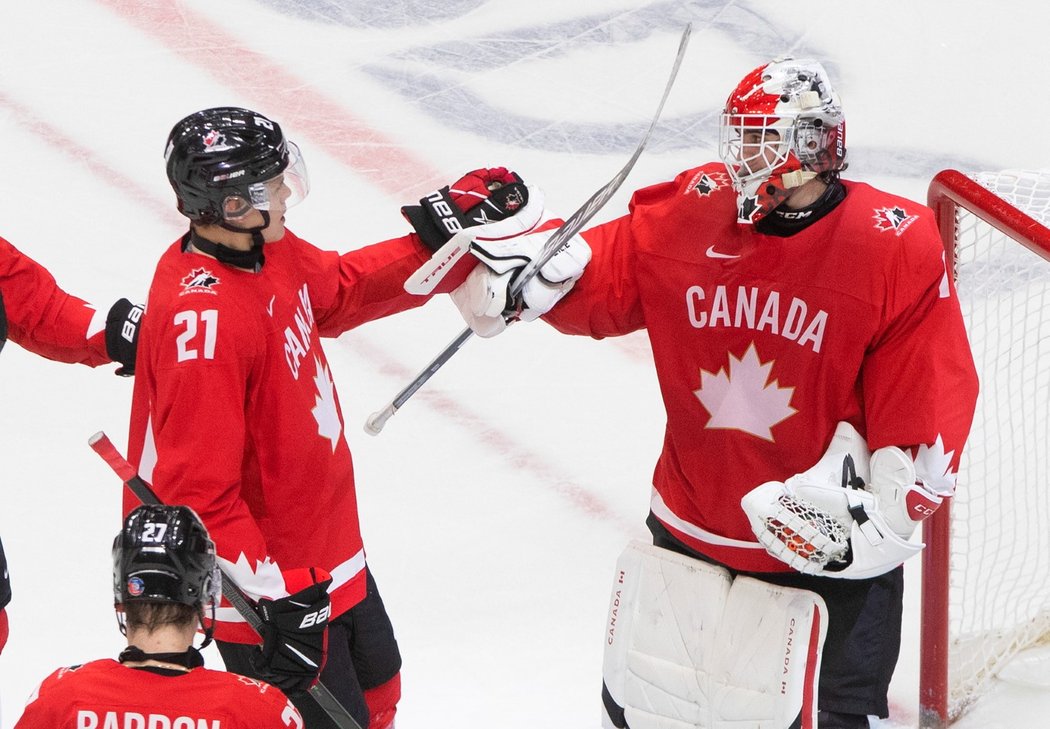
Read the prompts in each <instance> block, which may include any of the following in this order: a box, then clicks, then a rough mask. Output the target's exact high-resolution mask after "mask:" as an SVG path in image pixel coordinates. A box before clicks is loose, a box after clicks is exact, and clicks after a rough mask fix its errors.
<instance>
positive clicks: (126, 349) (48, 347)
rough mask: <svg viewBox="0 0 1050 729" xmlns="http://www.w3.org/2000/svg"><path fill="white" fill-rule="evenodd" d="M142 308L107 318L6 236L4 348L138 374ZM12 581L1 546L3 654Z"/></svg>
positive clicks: (125, 308) (122, 303) (121, 306)
mask: <svg viewBox="0 0 1050 729" xmlns="http://www.w3.org/2000/svg"><path fill="white" fill-rule="evenodd" d="M141 315H142V307H141V306H133V305H132V304H131V302H130V301H128V300H127V299H120V300H119V301H117V302H116V303H114V304H113V306H111V307H110V309H109V312H108V314H103V313H102V312H101V311H98V310H97V309H95V307H93V306H92V305H91V304H88V303H87V302H86V301H83V300H82V299H79V298H77V297H76V296H73V295H71V294H67V293H66V292H65V291H63V290H62V289H61V288H59V286H58V284H57V283H56V282H55V279H54V277H53V276H52V275H51V274H50V273H49V272H48V270H47V269H46V268H44V267H43V266H41V265H40V264H39V263H37V262H36V261H34V260H33V259H32V258H30V257H29V256H27V255H25V254H24V253H22V252H21V251H19V250H18V249H17V248H15V247H14V246H13V245H11V244H10V243H9V242H8V241H6V240H4V239H3V238H0V349H3V347H4V344H5V343H6V342H7V340H8V339H10V340H11V341H12V342H15V343H16V344H18V345H20V346H22V347H23V348H25V349H27V350H28V351H30V352H33V353H35V354H39V355H40V356H42V357H46V358H48V359H53V360H56V361H58V362H70V363H80V364H86V365H88V366H90V367H96V366H98V365H101V364H105V363H107V362H119V363H120V365H121V367H120V368H118V369H117V374H120V375H132V374H134V372H135V345H136V341H137V334H138V323H139V318H140V317H141ZM10 601H11V583H10V580H9V577H8V573H7V561H6V559H5V557H4V548H3V545H2V544H0V651H2V650H3V648H4V645H5V643H6V642H7V635H8V617H7V611H6V607H7V604H8V603H9V602H10Z"/></svg>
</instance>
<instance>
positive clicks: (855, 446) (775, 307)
mask: <svg viewBox="0 0 1050 729" xmlns="http://www.w3.org/2000/svg"><path fill="white" fill-rule="evenodd" d="M719 146H720V153H721V158H722V163H709V164H705V165H702V166H699V167H694V168H692V169H688V170H685V171H684V172H681V173H680V174H679V175H678V176H677V177H676V178H675V179H674V180H672V181H668V182H664V183H660V184H657V185H653V186H651V187H647V188H644V189H641V190H638V191H636V192H635V193H634V195H633V197H632V200H631V203H630V208H629V211H628V213H627V214H626V215H624V216H623V217H620V218H618V219H615V220H612V221H610V222H607V223H604V224H602V225H598V226H596V227H593V228H591V229H589V230H586V231H584V232H583V233H582V234H581V236H580V237H577V238H575V239H574V241H573V243H572V245H571V246H569V247H567V248H566V251H567V252H568V253H569V255H568V256H564V257H563V258H569V257H571V254H572V251H573V250H576V251H577V254H576V256H575V259H574V260H576V262H577V263H578V264H579V266H583V265H586V268H585V269H584V270H583V274H582V277H579V271H573V272H572V275H571V276H568V275H563V274H558V273H557V272H552V273H550V274H548V272H546V271H543V272H541V274H543V275H542V276H541V277H537V279H540V280H539V281H537V279H534V280H533V282H535V283H536V284H537V287H539V286H542V285H548V284H549V286H550V287H551V290H552V292H553V293H552V295H551V296H550V297H548V298H547V299H544V298H543V297H542V296H539V295H537V294H536V293H535V292H533V295H532V297H531V298H530V296H529V295H528V294H526V296H525V297H524V300H523V301H507V298H508V297H507V290H508V286H507V280H508V272H507V267H508V265H509V264H507V262H508V261H514V260H517V261H519V262H518V263H517V264H516V265H519V266H520V265H523V263H522V261H528V260H529V258H530V257H532V256H534V255H535V253H536V251H538V250H539V249H540V247H541V245H542V241H543V240H544V239H545V238H544V234H536V233H532V234H528V235H524V236H520V237H518V238H515V239H512V240H510V241H505V242H504V243H503V244H502V246H503V247H502V248H501V250H500V251H499V256H498V257H497V256H492V255H490V256H489V258H492V259H493V260H494V262H495V263H497V264H500V263H502V264H505V265H502V266H500V265H493V263H491V262H489V261H486V259H485V257H484V256H479V257H481V259H482V261H483V262H485V264H486V265H485V266H478V267H477V268H475V269H474V270H473V272H472V273H471V274H470V276H469V278H468V279H467V283H466V284H464V287H462V288H461V289H460V290H458V291H457V297H458V298H457V303H459V305H460V310H461V312H463V314H464V316H465V318H466V319H467V321H468V323H469V324H470V325H471V327H472V328H473V329H474V331H475V332H477V333H479V334H481V335H483V336H491V335H492V334H497V333H499V331H501V330H502V329H503V328H504V322H505V321H506V320H508V319H514V318H518V319H528V318H533V317H534V316H536V315H539V314H543V316H544V319H545V320H546V321H547V322H548V323H550V324H552V325H553V326H554V327H555V328H557V329H558V330H560V331H562V332H565V333H569V334H579V335H587V336H591V337H595V338H603V337H609V336H618V335H624V334H628V333H630V332H634V331H637V330H640V329H645V330H647V333H648V336H649V339H650V341H651V343H652V351H653V358H654V362H655V366H656V372H657V377H658V378H659V382H660V389H661V393H662V396H663V400H664V405H665V408H666V410H667V426H666V435H665V439H664V446H663V452H662V453H661V454H660V457H659V460H658V462H657V465H656V470H655V473H654V477H653V478H654V480H653V492H652V499H651V503H650V514H649V518H648V520H647V524H648V526H649V528H650V530H651V531H652V534H653V542H654V545H655V546H656V547H658V548H660V551H652V548H650V547H646V548H645V549H641V548H638V547H634V548H631V549H629V550H628V552H627V553H626V554H625V555H624V558H623V560H624V561H623V562H622V563H621V569H620V570H619V571H618V577H619V578H622V579H623V580H624V583H623V584H622V585H619V584H618V589H620V594H619V596H618V597H617V593H616V591H615V590H614V601H613V610H612V611H611V612H610V633H609V634H608V635H607V654H606V665H605V691H604V699H605V701H604V703H605V708H606V724H607V725H611V726H616V727H621V728H622V727H627V726H629V727H631V729H643V728H647V727H653V728H657V727H659V728H666V729H672V728H674V729H678V728H684V727H708V728H710V727H725V726H730V725H731V726H741V727H743V726H747V727H778V728H779V727H788V726H813V722H814V717H817V716H819V719H818V720H817V721H818V722H819V726H820V728H821V729H859V728H860V727H867V726H868V723H869V722H868V716H869V715H878V716H882V717H885V716H887V714H888V705H887V691H888V687H889V682H890V676H891V674H892V672H893V670H894V666H895V664H896V661H897V656H898V653H899V649H900V628H901V617H902V611H903V607H902V593H903V574H902V568H901V564H902V562H904V560H905V559H907V557H908V556H910V555H912V554H914V553H915V552H917V551H918V550H919V549H921V547H920V546H919V545H917V544H914V543H912V542H911V541H910V538H911V536H912V532H913V530H914V528H915V526H916V524H917V523H918V522H919V521H921V520H922V519H923V518H924V517H926V516H928V515H929V514H930V513H932V511H933V510H934V509H936V508H937V506H938V504H939V503H940V502H941V500H942V499H943V498H944V497H946V496H948V495H950V494H951V493H952V490H953V488H954V485H955V477H956V472H957V470H958V466H959V458H960V453H961V449H962V446H963V443H964V442H965V440H966V436H967V434H968V432H969V428H970V423H971V420H972V418H973V411H974V405H975V401H976V395H977V378H976V373H975V370H974V365H973V359H972V356H971V354H970V350H969V345H968V343H967V339H966V332H965V329H964V326H963V319H962V315H961V312H960V308H959V302H958V299H957V296H956V293H955V288H954V284H953V281H952V277H951V273H950V270H949V269H947V268H946V265H945V258H944V250H943V247H942V245H941V242H940V238H939V235H938V232H937V227H936V223H935V220H934V216H933V214H932V212H931V211H930V210H929V209H927V208H926V207H924V206H922V205H920V204H919V203H916V202H914V201H911V200H908V199H905V198H902V197H898V196H895V195H891V194H889V193H886V192H883V191H880V190H877V189H875V188H873V187H871V186H869V185H866V184H863V183H858V182H852V181H848V180H843V179H841V178H840V173H841V171H842V170H844V169H845V168H846V143H845V117H844V115H843V111H842V107H841V105H840V103H839V98H838V96H837V95H836V93H835V91H834V90H833V89H832V86H831V82H830V80H829V78H828V75H827V72H826V71H825V69H824V68H823V67H822V66H821V64H820V63H818V62H816V61H812V60H792V59H783V60H779V61H774V62H772V63H769V64H765V65H763V66H761V67H759V68H756V69H755V70H753V71H752V72H751V73H749V74H748V75H747V76H745V77H744V79H743V80H742V81H741V82H740V84H739V85H738V86H737V88H736V89H735V90H734V91H733V92H732V94H731V95H730V97H729V100H728V101H727V103H726V106H725V110H724V113H723V114H722V116H721V123H720V145H719ZM481 249H482V250H480V251H479V252H480V253H484V246H481ZM510 249H514V250H510ZM476 253H478V252H476ZM588 259H589V263H588ZM577 277H578V278H579V280H578V281H576V278H577ZM566 281H569V282H570V283H572V282H575V286H574V287H572V290H571V291H569V292H567V293H566V289H567V288H568V285H566V284H565V283H564V282H566ZM558 285H560V286H561V289H560V290H559V289H557V286H558ZM560 295H564V298H563V299H561V301H560V302H558V301H557V298H558V296H560ZM555 303H556V305H555ZM522 306H525V307H527V308H528V309H531V310H532V316H529V317H526V316H522V315H521V307H522ZM550 307H553V308H550ZM548 308H549V311H548ZM753 581H754V582H758V583H759V584H758V585H757V586H756V585H755V584H754V582H753ZM738 586H739V590H738ZM763 590H764V591H763ZM734 591H736V592H734ZM632 596H634V597H633V598H632ZM617 600H619V602H617ZM825 609H826V624H824V623H823V620H824V616H825ZM628 615H629V616H633V617H632V618H631V619H628V618H627V616H628ZM807 620H808V623H807V622H806V621H807ZM792 625H794V626H796V627H797V626H800V625H805V626H806V631H805V639H806V640H805V644H806V645H807V646H815V645H817V644H819V642H820V640H821V638H823V649H822V651H819V655H817V654H814V655H812V656H810V655H809V653H808V652H807V656H809V658H810V659H809V660H805V661H797V660H796V661H792V662H790V667H788V666H786V664H785V665H779V666H778V664H776V663H775V662H774V663H770V656H774V657H775V656H784V655H785V653H784V650H785V646H786V645H787V637H788V628H790V627H791V626H792ZM631 626H633V627H631ZM773 626H779V627H776V629H774V627H773ZM625 634H626V635H625ZM793 637H794V638H795V639H801V637H802V634H801V633H798V632H796V633H795V634H794V636H793ZM814 641H816V642H815V643H814ZM794 645H795V647H796V648H797V647H798V645H799V644H798V643H794ZM761 647H764V648H765V649H766V650H765V651H763V650H760V648H761ZM795 655H796V656H797V655H798V654H797V653H795ZM735 659H739V661H738V663H736V664H733V665H727V664H726V662H727V661H731V660H735ZM818 662H819V666H818V665H817V664H818ZM818 668H819V679H820V680H819V693H818V694H817V701H816V705H815V706H814V703H813V702H812V701H809V702H807V701H806V696H807V695H809V696H810V697H812V694H811V693H809V694H807V692H812V690H813V686H814V681H813V680H814V679H815V677H816V675H817V674H818ZM781 671H783V673H784V674H785V675H784V676H783V678H787V677H788V675H789V676H790V677H791V678H792V682H791V686H790V690H789V687H787V686H786V685H781V683H780V680H781V678H782V673H781ZM789 695H790V700H787V699H785V700H783V701H781V700H779V699H777V700H768V699H771V698H772V697H778V696H789ZM796 722H797V723H796Z"/></svg>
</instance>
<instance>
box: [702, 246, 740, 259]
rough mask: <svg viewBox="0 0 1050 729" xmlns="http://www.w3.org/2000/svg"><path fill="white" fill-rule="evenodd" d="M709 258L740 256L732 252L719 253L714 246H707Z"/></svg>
mask: <svg viewBox="0 0 1050 729" xmlns="http://www.w3.org/2000/svg"><path fill="white" fill-rule="evenodd" d="M707 257H708V258H740V256H739V255H733V254H732V253H719V252H718V251H716V250H715V247H714V246H708V247H707Z"/></svg>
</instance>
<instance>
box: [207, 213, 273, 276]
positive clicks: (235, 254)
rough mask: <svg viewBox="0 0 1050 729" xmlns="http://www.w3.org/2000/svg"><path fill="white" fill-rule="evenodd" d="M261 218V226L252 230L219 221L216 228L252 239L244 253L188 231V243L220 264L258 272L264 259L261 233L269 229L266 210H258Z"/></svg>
mask: <svg viewBox="0 0 1050 729" xmlns="http://www.w3.org/2000/svg"><path fill="white" fill-rule="evenodd" d="M259 212H260V213H262V217H263V224H262V225H258V226H255V227H254V228H241V227H239V226H236V225H231V224H230V223H227V222H226V221H225V220H223V221H220V222H219V223H218V226H219V227H220V228H223V229H224V230H229V231H232V232H234V233H248V234H250V235H251V237H252V246H251V248H249V249H248V250H246V251H242V250H238V249H236V248H230V247H229V246H225V245H223V244H222V243H216V242H214V241H210V240H208V239H207V238H202V237H201V236H200V235H198V233H197V231H196V230H191V231H190V236H189V240H188V243H190V244H191V245H192V246H193V247H194V248H196V249H197V250H199V251H200V252H201V253H206V254H207V255H209V256H212V257H213V258H215V259H216V260H217V261H219V262H221V263H228V264H229V265H231V266H236V267H237V268H243V269H245V270H247V271H258V270H260V269H261V268H262V266H263V263H264V262H265V260H266V257H265V256H264V255H263V245H264V244H265V241H264V240H263V233H262V232H263V231H264V230H265V229H266V228H268V227H270V213H269V211H266V210H260V211H259Z"/></svg>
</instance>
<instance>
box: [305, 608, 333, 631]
mask: <svg viewBox="0 0 1050 729" xmlns="http://www.w3.org/2000/svg"><path fill="white" fill-rule="evenodd" d="M330 612H332V606H331V605H325V606H324V607H323V608H321V609H320V610H315V611H314V612H312V613H307V614H306V615H304V616H303V622H301V623H299V630H302V629H303V628H312V627H313V626H315V625H324V624H325V623H327V622H328V614H329V613H330Z"/></svg>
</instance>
